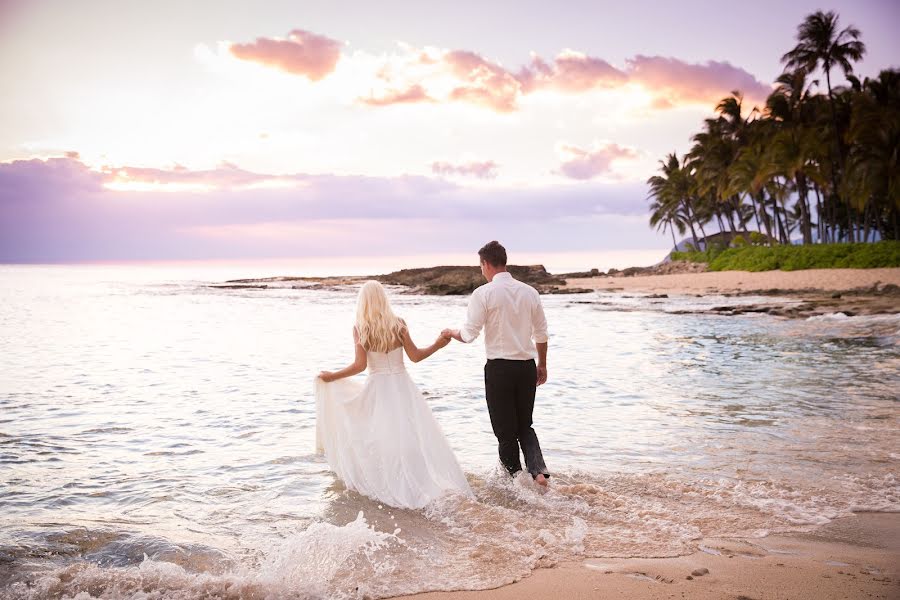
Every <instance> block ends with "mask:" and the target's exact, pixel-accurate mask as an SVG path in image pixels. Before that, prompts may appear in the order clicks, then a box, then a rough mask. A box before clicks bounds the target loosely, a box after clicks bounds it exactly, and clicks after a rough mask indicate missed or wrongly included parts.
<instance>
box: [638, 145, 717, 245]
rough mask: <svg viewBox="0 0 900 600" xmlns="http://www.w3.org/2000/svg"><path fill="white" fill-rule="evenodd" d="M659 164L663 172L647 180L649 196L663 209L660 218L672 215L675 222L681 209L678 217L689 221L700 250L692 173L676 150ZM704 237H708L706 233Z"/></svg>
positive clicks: (695, 242) (693, 237) (694, 239)
mask: <svg viewBox="0 0 900 600" xmlns="http://www.w3.org/2000/svg"><path fill="white" fill-rule="evenodd" d="M659 164H660V171H661V172H662V174H661V175H654V176H652V177H650V178H649V179H648V180H647V183H648V184H649V185H650V195H649V197H650V198H653V199H654V203H655V204H659V205H660V210H662V211H663V212H662V214H661V215H660V218H663V216H671V218H672V219H673V222H674V220H675V219H676V215H678V213H679V211H680V213H681V216H680V217H678V218H680V219H681V220H682V223H685V222H686V223H687V226H688V227H689V228H690V230H691V239H692V240H693V243H694V248H695V249H697V250H699V249H700V242H699V239H698V238H697V231H696V229H695V228H694V224H695V223H696V224H698V225H700V223H699V221H698V219H697V218H696V216H695V214H694V206H693V203H694V199H693V197H692V195H691V191H692V187H693V183H692V181H691V177H690V173H689V171H688V170H687V169H685V168H684V167H683V166H682V164H681V162H680V161H679V160H678V155H677V154H675V153H674V152H673V153H671V154H669V155H668V156H666V158H665V160H661V161H659ZM651 209H652V206H651ZM651 218H652V216H651ZM651 225H654V223H651ZM701 231H702V226H701ZM703 237H704V238H705V237H706V234H705V233H704V234H703Z"/></svg>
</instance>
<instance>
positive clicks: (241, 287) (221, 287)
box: [206, 283, 269, 290]
mask: <svg viewBox="0 0 900 600" xmlns="http://www.w3.org/2000/svg"><path fill="white" fill-rule="evenodd" d="M206 287H211V288H214V289H218V290H265V289H268V288H269V286H267V285H250V284H243V283H241V284H225V285H222V284H217V285H208V286H206Z"/></svg>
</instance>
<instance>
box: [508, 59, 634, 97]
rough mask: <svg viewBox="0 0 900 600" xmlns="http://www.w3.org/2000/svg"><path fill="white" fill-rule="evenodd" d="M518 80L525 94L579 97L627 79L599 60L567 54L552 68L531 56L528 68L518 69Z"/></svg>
mask: <svg viewBox="0 0 900 600" xmlns="http://www.w3.org/2000/svg"><path fill="white" fill-rule="evenodd" d="M518 78H519V81H520V82H521V83H522V85H523V87H524V89H525V91H526V92H531V91H533V90H535V89H537V88H541V87H550V88H554V89H557V90H560V91H563V92H569V93H579V92H586V91H588V90H591V89H594V88H598V87H615V86H618V85H621V84H623V83H625V81H627V79H628V76H627V75H625V73H623V72H622V71H620V70H618V69H617V68H615V67H614V66H612V65H611V64H609V63H608V62H606V61H605V60H603V59H600V58H595V57H592V56H585V55H583V54H579V53H577V52H570V51H567V52H563V53H562V54H560V55H559V56H557V57H556V59H555V60H554V61H553V64H552V65H550V64H548V63H547V62H545V61H544V60H543V59H542V58H541V57H539V56H534V57H533V58H532V60H531V65H530V67H528V68H525V69H522V71H521V72H520V73H519V75H518Z"/></svg>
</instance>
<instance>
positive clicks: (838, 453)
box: [0, 266, 900, 598]
mask: <svg viewBox="0 0 900 600" xmlns="http://www.w3.org/2000/svg"><path fill="white" fill-rule="evenodd" d="M256 274H257V275H259V276H267V275H275V274H282V273H281V272H271V273H270V272H259V273H256ZM225 278H226V276H225V275H224V274H223V273H221V272H208V273H204V272H202V271H201V272H197V271H196V270H195V271H194V272H187V271H183V270H169V271H167V270H159V269H141V268H132V269H127V270H126V269H123V268H120V267H37V266H34V267H21V266H15V267H12V266H6V267H0V300H2V302H0V596H4V597H13V598H43V597H73V596H75V595H77V594H79V593H82V596H80V597H84V598H86V597H109V598H119V597H124V598H128V597H141V598H154V597H159V598H162V597H165V598H173V597H176V598H177V597H182V598H195V597H207V596H210V595H212V596H220V597H234V598H238V597H251V598H252V597H259V598H265V597H301V598H302V597H314V598H315V597H335V598H337V597H351V598H355V597H363V596H368V597H385V596H390V595H396V594H400V593H408V592H414V591H422V590H437V589H476V588H485V587H492V586H496V585H499V584H502V583H506V582H511V581H513V580H515V579H518V578H520V577H522V576H524V575H525V574H527V573H528V572H529V571H530V570H532V569H534V568H536V567H540V566H548V565H552V564H554V563H555V562H557V561H559V560H566V559H575V558H580V557H584V556H667V555H676V554H681V553H686V552H691V551H692V550H693V549H695V548H696V546H697V544H698V543H699V539H700V538H701V537H702V536H712V535H715V536H737V535H741V536H747V535H749V536H761V535H765V534H766V533H768V532H773V531H791V530H804V529H809V528H813V527H815V526H817V525H820V524H822V523H826V522H828V521H829V520H830V519H833V518H835V517H838V516H841V515H846V514H849V513H851V512H853V511H861V510H881V511H897V510H900V481H898V479H900V475H898V473H900V469H898V459H900V444H898V441H897V440H898V439H900V437H898V429H900V411H898V396H897V390H898V389H900V346H898V342H900V319H898V317H896V316H881V317H852V318H841V317H840V316H835V317H829V318H817V319H810V320H807V321H792V320H783V319H777V318H773V317H769V316H765V315H749V316H740V317H726V316H718V315H704V314H669V313H668V312H667V311H682V310H684V309H685V307H688V308H691V309H694V308H698V307H701V308H702V306H704V305H708V306H714V305H721V304H723V303H724V302H746V301H748V300H747V299H741V298H728V299H724V298H708V299H699V298H693V297H691V298H671V299H651V298H646V297H640V296H633V297H627V296H624V295H616V294H590V295H572V296H547V297H544V304H545V309H546V313H547V317H548V321H549V323H550V329H551V349H550V360H549V366H550V369H549V372H550V378H549V381H548V383H547V384H546V385H545V386H543V387H541V388H540V389H539V391H538V399H537V404H536V408H535V429H536V430H537V432H538V435H539V436H540V438H541V443H542V446H543V448H544V454H545V457H546V458H547V461H548V464H549V466H550V468H551V469H552V471H553V474H554V476H553V478H552V485H551V489H550V490H549V491H548V492H547V493H545V494H542V493H540V492H539V491H538V490H536V489H535V488H534V486H533V484H531V483H530V482H529V481H527V480H510V479H508V478H507V477H505V476H504V475H502V474H501V472H500V471H499V470H498V468H497V465H496V449H495V440H494V438H493V436H492V434H491V430H490V424H489V421H488V416H487V410H486V407H485V405H484V399H483V389H482V376H481V366H482V364H483V356H484V353H483V348H482V346H481V344H480V340H479V342H476V344H474V345H471V346H463V345H460V344H455V343H454V344H452V345H451V346H449V347H448V348H447V349H445V350H443V351H441V352H440V353H438V354H437V355H435V356H434V357H433V358H432V359H429V360H427V361H425V362H423V363H419V364H411V365H408V368H409V370H410V372H411V374H412V376H413V378H414V379H415V380H416V381H417V382H418V383H419V385H420V387H421V388H422V390H423V392H424V393H425V394H426V397H427V398H428V399H429V402H430V404H431V408H432V410H433V411H434V413H435V416H436V417H437V419H438V421H439V422H440V423H441V426H442V427H443V429H444V431H445V433H446V434H447V437H448V439H449V441H450V443H451V445H452V446H453V448H454V450H455V451H456V453H457V455H458V457H459V460H460V463H461V464H462V466H463V469H464V470H465V472H466V473H467V476H468V478H469V480H470V483H471V485H472V487H473V490H474V491H475V494H476V497H477V498H476V500H474V501H473V500H468V499H462V498H455V497H448V498H445V499H443V500H442V501H439V502H437V503H435V504H434V505H432V506H429V507H428V508H426V509H425V510H423V511H405V510H395V509H392V508H390V507H388V506H383V505H379V504H378V503H377V502H375V501H372V500H369V499H367V498H364V497H361V496H359V495H357V494H355V493H352V492H348V491H347V490H345V489H344V488H343V486H342V485H341V483H340V482H339V481H336V480H335V478H334V476H333V475H332V474H331V473H330V472H329V470H328V465H327V464H326V463H325V462H324V461H323V459H322V457H320V456H317V455H315V454H314V452H313V450H314V433H315V406H314V399H313V394H312V391H313V390H312V380H313V377H314V375H315V373H317V372H318V371H319V370H321V369H323V368H338V367H340V366H343V365H344V364H346V363H348V362H349V361H350V360H351V358H352V339H351V336H350V328H351V325H352V319H353V316H354V304H355V294H354V292H353V290H347V291H344V292H323V291H313V290H296V289H289V288H285V289H268V290H222V289H211V288H209V287H208V286H207V284H208V283H211V282H218V281H222V280H223V279H225ZM393 301H394V303H395V307H396V310H397V312H398V313H400V314H401V315H402V316H404V317H405V318H406V320H407V321H408V322H409V323H410V324H411V329H412V334H413V337H414V339H416V340H417V341H418V342H419V343H420V344H424V343H426V342H430V341H431V339H432V338H433V337H434V336H435V335H436V334H437V333H438V332H439V331H440V329H442V328H443V327H445V326H454V325H457V324H458V323H459V321H460V320H461V319H462V318H463V316H464V313H465V303H466V299H465V298H426V297H417V296H404V295H400V294H398V293H396V292H395V293H394V295H393ZM749 301H752V300H749ZM84 594H87V595H84Z"/></svg>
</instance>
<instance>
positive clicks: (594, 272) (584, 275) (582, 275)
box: [560, 269, 606, 279]
mask: <svg viewBox="0 0 900 600" xmlns="http://www.w3.org/2000/svg"><path fill="white" fill-rule="evenodd" d="M560 277H562V278H563V279H588V278H590V277H606V274H605V273H601V272H600V269H591V270H590V271H579V272H577V273H562V274H561V275H560Z"/></svg>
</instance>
